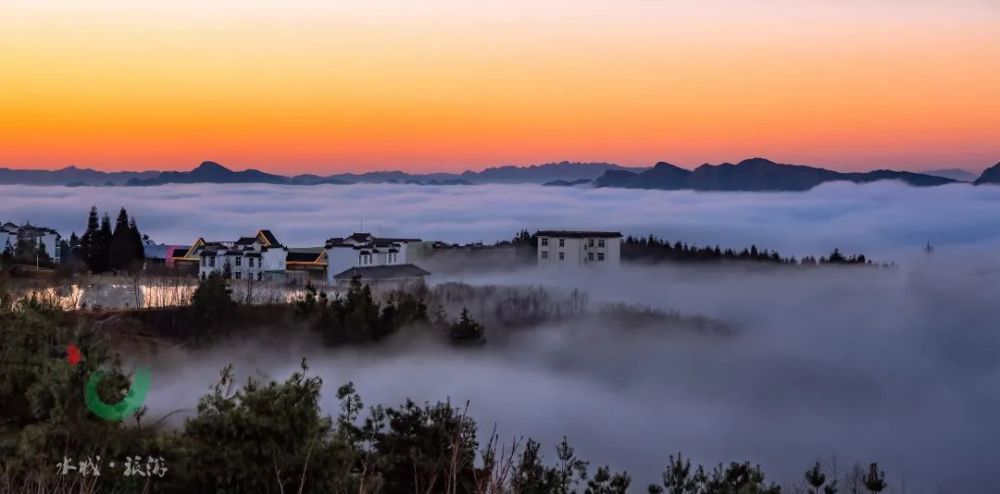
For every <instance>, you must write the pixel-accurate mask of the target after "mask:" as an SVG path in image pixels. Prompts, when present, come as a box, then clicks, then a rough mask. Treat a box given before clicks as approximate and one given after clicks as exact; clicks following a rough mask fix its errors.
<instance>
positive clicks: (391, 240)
mask: <svg viewBox="0 0 1000 494" xmlns="http://www.w3.org/2000/svg"><path fill="white" fill-rule="evenodd" d="M375 241H376V242H380V241H381V242H389V243H403V244H405V243H407V242H420V241H421V240H420V239H419V238H390V237H378V238H376V239H375Z"/></svg>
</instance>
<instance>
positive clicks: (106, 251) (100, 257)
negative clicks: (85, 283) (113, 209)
mask: <svg viewBox="0 0 1000 494" xmlns="http://www.w3.org/2000/svg"><path fill="white" fill-rule="evenodd" d="M99 232H100V233H99V234H98V237H97V238H98V245H99V247H98V250H97V266H98V269H97V272H99V273H103V272H105V271H107V270H108V269H110V268H111V238H112V237H113V236H114V234H113V233H112V231H111V218H110V217H109V216H108V213H104V216H102V217H101V229H100V231H99Z"/></svg>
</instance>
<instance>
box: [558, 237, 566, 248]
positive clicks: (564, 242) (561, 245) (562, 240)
mask: <svg viewBox="0 0 1000 494" xmlns="http://www.w3.org/2000/svg"><path fill="white" fill-rule="evenodd" d="M559 247H566V239H564V238H560V239H559Z"/></svg>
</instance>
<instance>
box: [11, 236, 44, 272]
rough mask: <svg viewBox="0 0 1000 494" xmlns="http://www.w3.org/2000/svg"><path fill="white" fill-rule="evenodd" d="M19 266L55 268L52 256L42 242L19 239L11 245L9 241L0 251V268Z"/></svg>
mask: <svg viewBox="0 0 1000 494" xmlns="http://www.w3.org/2000/svg"><path fill="white" fill-rule="evenodd" d="M17 264H26V265H32V266H34V265H37V266H40V267H44V268H51V267H53V266H54V264H53V262H52V256H51V255H50V254H49V251H48V249H47V248H46V247H45V244H44V243H42V242H35V241H33V240H30V239H24V238H19V239H17V242H15V243H13V244H11V242H10V241H9V240H8V241H7V243H6V245H4V247H3V251H0V267H3V268H5V269H6V268H8V267H11V266H14V265H17Z"/></svg>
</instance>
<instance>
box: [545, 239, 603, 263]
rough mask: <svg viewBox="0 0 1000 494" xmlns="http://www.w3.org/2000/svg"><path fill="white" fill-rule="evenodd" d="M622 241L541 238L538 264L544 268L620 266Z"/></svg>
mask: <svg viewBox="0 0 1000 494" xmlns="http://www.w3.org/2000/svg"><path fill="white" fill-rule="evenodd" d="M621 241H622V239H621V238H598V237H594V238H591V237H587V238H569V237H539V238H538V254H537V255H538V264H539V265H542V266H547V265H566V266H582V265H593V266H619V265H620V264H621ZM546 243H547V245H546ZM602 243H603V246H602V245H601V244H602ZM560 254H561V257H560ZM601 254H603V255H604V256H603V260H601Z"/></svg>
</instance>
